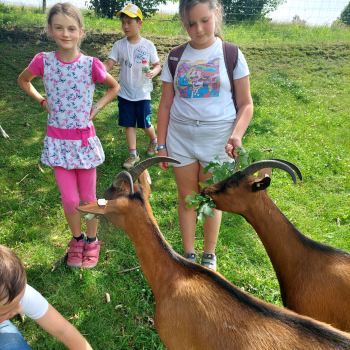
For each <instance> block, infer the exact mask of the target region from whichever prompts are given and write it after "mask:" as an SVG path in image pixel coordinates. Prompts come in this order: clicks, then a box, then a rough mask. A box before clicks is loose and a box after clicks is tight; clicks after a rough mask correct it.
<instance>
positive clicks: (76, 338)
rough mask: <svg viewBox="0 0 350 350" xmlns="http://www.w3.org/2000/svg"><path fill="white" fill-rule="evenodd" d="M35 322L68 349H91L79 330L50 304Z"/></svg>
mask: <svg viewBox="0 0 350 350" xmlns="http://www.w3.org/2000/svg"><path fill="white" fill-rule="evenodd" d="M35 322H36V323H37V324H38V325H39V326H41V327H42V328H43V329H44V330H45V331H46V332H48V333H50V334H51V335H53V336H54V337H55V338H57V339H58V340H60V341H61V342H62V343H63V344H64V345H66V346H67V348H68V349H70V350H92V347H91V346H90V344H89V343H88V342H87V341H86V339H85V338H84V337H83V336H82V335H81V334H80V332H79V331H78V330H77V329H76V328H75V327H74V326H73V325H72V324H70V323H69V322H68V321H67V320H66V319H65V318H64V317H63V316H62V315H61V314H60V313H59V312H58V311H57V310H56V309H55V308H54V307H53V306H51V305H50V304H49V308H48V309H47V311H46V314H45V315H44V316H43V317H41V318H39V319H37V320H35Z"/></svg>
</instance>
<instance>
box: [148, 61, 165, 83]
mask: <svg viewBox="0 0 350 350" xmlns="http://www.w3.org/2000/svg"><path fill="white" fill-rule="evenodd" d="M152 68H153V69H152V70H149V71H147V73H146V77H147V78H150V79H153V78H154V77H155V76H156V75H157V74H158V73H159V72H160V71H161V69H162V67H161V65H160V63H159V62H157V63H154V64H152Z"/></svg>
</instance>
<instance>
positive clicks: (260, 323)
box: [78, 157, 350, 350]
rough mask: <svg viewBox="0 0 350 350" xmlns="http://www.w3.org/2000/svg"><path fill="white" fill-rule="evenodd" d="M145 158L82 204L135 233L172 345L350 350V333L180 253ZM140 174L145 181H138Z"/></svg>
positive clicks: (193, 349)
mask: <svg viewBox="0 0 350 350" xmlns="http://www.w3.org/2000/svg"><path fill="white" fill-rule="evenodd" d="M151 160H153V161H154V162H157V161H158V162H164V161H167V162H171V161H172V158H170V159H169V158H167V157H158V158H151V159H149V160H147V161H151ZM142 164H143V163H140V164H139V165H138V166H137V167H135V168H134V169H132V170H131V171H130V173H131V174H129V173H127V172H125V171H124V172H122V173H120V174H118V176H117V177H116V178H115V180H114V181H113V184H112V185H111V187H110V188H109V189H108V190H107V191H106V192H105V198H106V199H107V200H106V201H104V200H99V201H97V202H94V203H91V204H88V205H85V206H81V207H78V209H79V210H80V211H82V212H85V213H93V214H101V215H103V216H105V217H106V218H107V220H108V221H110V222H111V223H113V224H114V225H116V226H118V227H120V228H121V229H123V230H124V231H125V232H126V233H127V234H128V236H129V237H130V239H131V240H132V242H133V244H134V247H135V250H136V254H137V257H138V259H139V262H140V265H141V269H142V271H143V274H144V276H145V278H146V279H147V282H148V283H149V285H150V287H151V289H152V291H153V294H154V297H155V300H156V315H155V327H156V329H157V331H158V334H159V336H160V338H161V340H162V341H163V343H164V345H165V346H166V348H167V349H168V350H232V349H235V350H275V349H280V350H287V349H288V350H291V349H293V350H305V349H322V350H326V349H327V350H330V349H348V350H350V335H349V334H347V333H344V332H341V331H339V330H336V329H335V328H332V327H331V326H329V325H327V324H323V323H321V322H317V321H314V320H312V319H310V318H308V317H304V316H299V315H297V314H295V313H294V312H292V311H289V310H286V309H283V308H279V307H277V306H275V305H270V304H267V303H266V302H264V301H261V300H259V299H257V298H254V297H251V296H249V295H248V294H245V293H244V292H242V291H241V290H240V289H238V288H237V287H235V286H234V285H232V284H231V283H230V282H228V281H227V280H226V279H225V278H224V277H222V276H221V275H220V274H218V273H216V272H214V271H212V270H210V269H207V268H205V267H203V266H201V265H198V264H194V263H191V262H189V261H188V260H186V259H185V258H183V257H182V256H180V255H179V254H177V253H176V252H174V250H173V249H172V248H171V247H170V246H169V245H168V244H167V242H166V241H165V240H164V238H163V236H162V234H161V232H160V231H159V228H158V226H157V224H156V221H155V219H154V217H153V214H152V209H151V207H150V205H149V203H148V197H149V193H150V185H149V183H148V181H147V178H148V177H149V175H148V172H147V170H145V169H144V168H143V167H142ZM148 164H150V163H148ZM139 166H141V168H138V167H139ZM136 178H139V183H140V184H137V183H133V182H134V181H135V180H136ZM99 203H100V205H99Z"/></svg>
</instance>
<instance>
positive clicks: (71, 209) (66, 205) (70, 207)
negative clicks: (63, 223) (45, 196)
mask: <svg viewBox="0 0 350 350" xmlns="http://www.w3.org/2000/svg"><path fill="white" fill-rule="evenodd" d="M62 204H63V210H64V212H65V214H68V215H69V214H75V213H77V212H78V210H77V209H76V207H78V206H79V204H80V203H79V200H68V201H62Z"/></svg>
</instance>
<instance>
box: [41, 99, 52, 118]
mask: <svg viewBox="0 0 350 350" xmlns="http://www.w3.org/2000/svg"><path fill="white" fill-rule="evenodd" d="M43 107H44V108H45V109H46V110H47V111H48V112H49V114H50V116H51V110H50V106H49V104H48V102H47V101H45V102H44V103H43Z"/></svg>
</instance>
